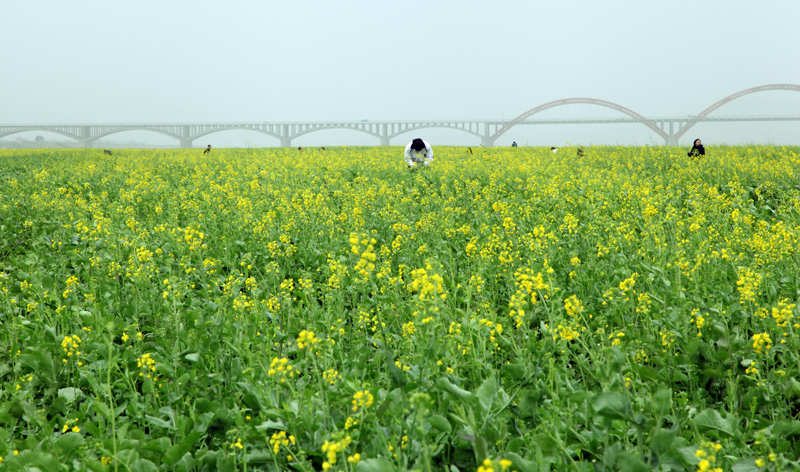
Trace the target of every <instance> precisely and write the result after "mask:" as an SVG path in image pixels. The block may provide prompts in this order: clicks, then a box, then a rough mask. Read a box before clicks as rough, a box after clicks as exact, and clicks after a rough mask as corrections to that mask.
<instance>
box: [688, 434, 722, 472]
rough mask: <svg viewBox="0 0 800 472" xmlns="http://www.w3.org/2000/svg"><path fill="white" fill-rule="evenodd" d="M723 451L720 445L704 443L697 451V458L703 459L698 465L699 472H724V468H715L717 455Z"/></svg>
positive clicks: (709, 442)
mask: <svg viewBox="0 0 800 472" xmlns="http://www.w3.org/2000/svg"><path fill="white" fill-rule="evenodd" d="M721 449H722V445H721V444H720V443H714V442H711V441H704V442H703V443H702V444H701V445H700V447H699V448H698V449H697V450H696V451H695V454H694V455H695V457H698V458H701V459H700V462H699V463H698V464H697V471H698V472H722V468H720V467H714V465H715V463H716V462H717V453H719V451H720V450H721Z"/></svg>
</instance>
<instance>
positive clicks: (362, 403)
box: [352, 390, 375, 411]
mask: <svg viewBox="0 0 800 472" xmlns="http://www.w3.org/2000/svg"><path fill="white" fill-rule="evenodd" d="M374 401H375V397H373V396H372V394H371V393H369V390H360V391H358V392H356V393H355V394H353V401H352V405H353V411H358V410H359V409H366V408H369V407H370V406H372V403H373V402H374Z"/></svg>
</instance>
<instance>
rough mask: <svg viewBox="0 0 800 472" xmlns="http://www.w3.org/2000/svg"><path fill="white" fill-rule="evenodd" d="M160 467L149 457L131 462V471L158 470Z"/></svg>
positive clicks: (153, 471) (151, 471)
mask: <svg viewBox="0 0 800 472" xmlns="http://www.w3.org/2000/svg"><path fill="white" fill-rule="evenodd" d="M156 471H158V467H156V465H155V464H153V463H152V462H150V461H149V460H147V459H139V460H138V461H136V462H134V463H133V464H131V472H156Z"/></svg>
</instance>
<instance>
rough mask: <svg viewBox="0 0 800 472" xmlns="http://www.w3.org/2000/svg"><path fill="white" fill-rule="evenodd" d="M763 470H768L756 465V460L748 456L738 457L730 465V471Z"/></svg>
mask: <svg viewBox="0 0 800 472" xmlns="http://www.w3.org/2000/svg"><path fill="white" fill-rule="evenodd" d="M763 470H768V469H763V468H761V467H759V466H757V465H756V460H755V459H754V458H752V457H748V458H746V459H739V460H738V461H736V463H735V464H733V466H732V467H731V472H759V471H763Z"/></svg>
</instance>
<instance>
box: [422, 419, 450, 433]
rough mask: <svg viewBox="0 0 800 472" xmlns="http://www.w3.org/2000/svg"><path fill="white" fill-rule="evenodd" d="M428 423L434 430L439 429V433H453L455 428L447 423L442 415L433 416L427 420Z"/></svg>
mask: <svg viewBox="0 0 800 472" xmlns="http://www.w3.org/2000/svg"><path fill="white" fill-rule="evenodd" d="M425 421H427V422H428V423H430V424H431V427H433V428H434V429H438V430H439V431H444V432H445V433H452V432H453V426H452V425H451V424H450V422H449V421H447V418H445V417H444V416H442V415H431V416H429V417H428V418H426V419H425Z"/></svg>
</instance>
